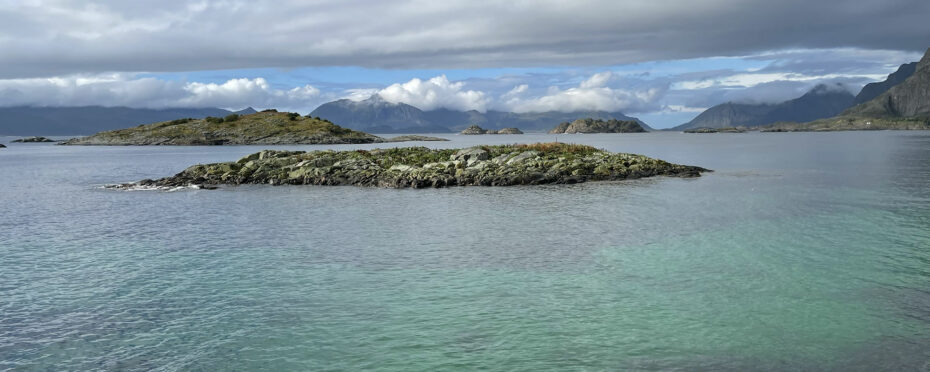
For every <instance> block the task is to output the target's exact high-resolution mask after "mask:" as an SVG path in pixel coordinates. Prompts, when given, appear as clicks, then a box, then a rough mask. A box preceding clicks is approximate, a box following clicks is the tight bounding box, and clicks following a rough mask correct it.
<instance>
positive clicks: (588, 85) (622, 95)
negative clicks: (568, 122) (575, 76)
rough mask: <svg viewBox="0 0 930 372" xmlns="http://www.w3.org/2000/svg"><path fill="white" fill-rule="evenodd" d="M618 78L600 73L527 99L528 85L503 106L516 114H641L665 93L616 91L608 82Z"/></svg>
mask: <svg viewBox="0 0 930 372" xmlns="http://www.w3.org/2000/svg"><path fill="white" fill-rule="evenodd" d="M613 78H614V75H613V74H612V73H611V72H609V71H607V72H599V73H596V74H593V75H591V76H590V77H589V78H587V79H585V80H584V81H582V82H581V83H580V84H578V86H577V87H572V88H568V89H561V88H559V87H556V86H550V87H549V88H548V89H547V91H546V93H545V94H544V95H541V96H530V97H525V96H527V94H526V92H527V91H528V87H527V86H525V85H524V86H518V87H517V88H514V89H513V90H511V91H510V92H508V93H506V94H504V95H503V96H501V100H502V102H501V103H500V106H502V108H503V109H505V110H509V111H514V112H542V111H562V112H570V111H584V110H603V111H627V112H639V111H642V110H646V109H648V108H650V107H652V106H653V105H654V104H655V103H656V101H658V100H659V99H660V98H661V97H662V96H663V95H664V94H665V91H666V89H665V88H664V87H662V86H652V87H646V88H643V89H635V90H634V89H624V88H612V87H610V86H608V83H609V82H610V81H611V80H612V79H613Z"/></svg>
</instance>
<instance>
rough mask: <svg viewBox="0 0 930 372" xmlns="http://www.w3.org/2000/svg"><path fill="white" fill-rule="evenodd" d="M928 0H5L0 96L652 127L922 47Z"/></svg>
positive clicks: (0, 12)
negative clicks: (530, 117) (349, 105)
mask: <svg viewBox="0 0 930 372" xmlns="http://www.w3.org/2000/svg"><path fill="white" fill-rule="evenodd" d="M928 15H930V1H926V0H881V1H866V0H857V1H846V0H821V1H816V2H813V1H809V0H804V1H800V0H780V1H747V0H646V1H641V0H605V1H594V0H572V1H549V0H534V1H529V0H510V1H483V0H467V1H465V0H445V1H432V0H430V1H419V0H417V1H413V0H398V1H390V0H332V1H331V0H316V1H296V0H295V1H291V0H276V1H265V0H257V1H237V0H201V1H176V0H137V1H66V0H59V1H52V0H0V51H2V53H0V106H86V105H102V106H128V107H145V108H164V107H221V108H227V109H241V108H244V107H248V106H251V107H254V108H257V109H264V108H277V109H281V110H289V111H297V112H301V113H309V112H310V111H312V110H313V109H314V108H316V107H317V106H319V105H320V104H322V103H325V102H329V101H332V100H336V99H342V98H348V99H355V100H360V99H365V98H368V97H370V96H371V95H372V94H379V95H381V96H382V97H383V98H384V99H386V100H388V101H391V102H404V103H408V104H411V105H414V106H416V107H419V108H420V109H423V110H430V109H436V108H449V109H457V110H479V111H487V110H503V111H515V112H539V111H551V110H555V111H566V112H567V111H578V110H605V111H620V112H623V113H625V114H628V115H632V116H636V117H639V118H641V119H643V120H644V121H645V122H646V123H648V124H650V125H651V126H653V127H656V128H667V127H671V126H675V125H678V124H681V123H684V122H687V121H688V120H690V119H691V118H693V117H694V116H696V115H697V114H699V113H700V112H701V111H703V110H704V109H706V108H708V107H711V106H713V105H716V104H720V103H724V102H728V101H733V102H754V103H774V102H779V101H784V100H787V99H791V98H795V97H798V96H800V95H802V94H803V93H804V92H806V91H807V90H809V89H811V88H813V87H814V86H816V85H817V84H822V83H829V84H841V86H842V87H843V89H847V90H849V91H850V92H851V93H853V94H855V93H857V92H858V91H859V89H861V87H862V86H863V85H864V84H866V83H869V82H873V81H880V80H883V79H884V78H885V77H886V75H887V74H889V73H891V72H893V71H894V70H895V69H896V68H897V67H898V66H899V65H901V64H903V63H907V62H912V61H917V60H919V59H920V57H921V56H922V55H923V53H924V51H926V50H927V48H928V47H930V27H926V18H927V16H928Z"/></svg>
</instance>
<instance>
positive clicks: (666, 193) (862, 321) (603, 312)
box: [0, 132, 930, 371]
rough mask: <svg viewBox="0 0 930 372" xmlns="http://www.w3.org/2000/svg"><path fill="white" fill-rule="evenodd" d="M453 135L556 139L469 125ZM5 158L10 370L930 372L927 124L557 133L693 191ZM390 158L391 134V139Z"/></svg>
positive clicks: (18, 155) (18, 154)
mask: <svg viewBox="0 0 930 372" xmlns="http://www.w3.org/2000/svg"><path fill="white" fill-rule="evenodd" d="M448 137H449V138H451V139H452V140H453V141H451V142H442V143H408V144H404V145H414V144H415V145H427V146H434V147H464V146H469V145H472V144H478V143H514V142H537V141H551V140H553V139H555V136H550V135H542V134H527V135H522V136H512V135H511V136H448ZM11 139H12V138H7V137H0V143H6V144H7V145H8V146H9V147H8V148H6V149H0V203H2V207H3V212H2V214H0V257H2V260H0V314H2V317H0V370H6V369H12V370H61V369H71V370H95V369H99V370H165V371H169V370H253V369H262V370H323V369H326V370H358V369H377V370H404V371H406V370H451V369H469V370H471V369H479V368H480V369H488V370H566V369H571V370H576V369H587V370H615V369H640V370H746V369H752V370H799V369H800V370H928V369H930V290H928V288H930V188H928V187H927V185H928V184H930V135H928V134H925V133H921V132H912V133H906V132H848V133H745V134H709V135H698V134H690V135H689V134H681V133H648V134H605V135H560V136H558V140H560V141H562V142H575V143H585V144H591V145H594V146H597V147H601V148H606V149H608V150H611V151H619V152H633V153H641V154H645V155H649V156H653V157H658V158H661V159H664V160H668V161H671V162H677V163H683V164H690V165H698V166H703V167H706V168H711V169H714V170H716V172H714V173H709V174H706V175H705V176H704V177H701V178H697V179H675V178H653V179H644V180H636V181H625V182H606V183H587V184H579V185H551V186H537V187H506V188H483V187H461V188H449V189H439V190H433V189H428V190H392V189H366V188H356V187H314V186H280V187H268V186H243V187H229V188H223V189H220V190H215V191H208V190H186V191H177V192H154V191H135V192H126V191H113V190H103V189H101V188H100V186H102V185H104V184H108V183H118V182H127V181H135V180H139V179H142V178H157V177H163V176H167V175H171V174H174V173H176V172H178V171H180V170H182V169H184V168H185V167H187V166H188V165H191V164H194V163H198V162H215V161H229V160H235V159H237V158H239V157H241V156H243V155H246V154H249V153H252V152H255V151H258V150H261V149H264V148H281V149H305V150H311V149H320V148H326V149H329V148H336V149H348V148H372V147H377V145H354V146H276V147H268V146H257V147H256V146H230V147H65V146H55V145H50V144H9V141H10V140H11ZM382 146H384V145H382Z"/></svg>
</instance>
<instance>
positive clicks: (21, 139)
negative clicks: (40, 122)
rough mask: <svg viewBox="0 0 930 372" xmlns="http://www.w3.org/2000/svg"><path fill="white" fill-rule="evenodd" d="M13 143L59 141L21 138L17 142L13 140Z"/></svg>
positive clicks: (41, 138)
mask: <svg viewBox="0 0 930 372" xmlns="http://www.w3.org/2000/svg"><path fill="white" fill-rule="evenodd" d="M13 142H19V143H31V142H58V141H55V140H53V139H48V138H45V137H27V138H20V139H17V140H13Z"/></svg>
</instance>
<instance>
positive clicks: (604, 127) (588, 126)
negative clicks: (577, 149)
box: [549, 118, 646, 134]
mask: <svg viewBox="0 0 930 372" xmlns="http://www.w3.org/2000/svg"><path fill="white" fill-rule="evenodd" d="M645 131H646V130H645V129H644V128H643V127H642V126H641V125H639V123H637V122H635V121H631V120H616V119H610V120H600V119H590V118H588V119H578V120H575V121H573V122H571V123H562V124H559V125H557V126H556V127H555V128H552V130H550V131H549V134H562V133H564V134H572V133H643V132H645Z"/></svg>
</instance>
